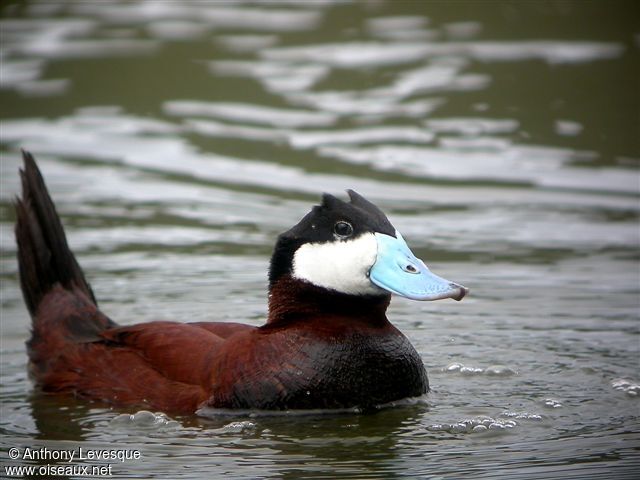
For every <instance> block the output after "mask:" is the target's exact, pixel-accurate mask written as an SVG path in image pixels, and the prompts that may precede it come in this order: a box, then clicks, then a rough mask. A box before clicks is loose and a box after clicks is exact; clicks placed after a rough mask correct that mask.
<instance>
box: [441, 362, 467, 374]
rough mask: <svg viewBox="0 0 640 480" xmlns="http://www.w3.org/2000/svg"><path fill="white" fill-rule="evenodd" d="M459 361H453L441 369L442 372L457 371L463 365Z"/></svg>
mask: <svg viewBox="0 0 640 480" xmlns="http://www.w3.org/2000/svg"><path fill="white" fill-rule="evenodd" d="M463 366H464V365H462V364H461V363H457V362H453V363H450V364H449V365H447V366H446V367H444V368H443V369H442V371H443V372H459V371H460V369H461V368H462V367H463Z"/></svg>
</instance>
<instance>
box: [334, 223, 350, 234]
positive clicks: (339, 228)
mask: <svg viewBox="0 0 640 480" xmlns="http://www.w3.org/2000/svg"><path fill="white" fill-rule="evenodd" d="M333 231H334V232H335V234H336V235H338V236H339V237H349V236H351V234H352V233H353V227H352V226H351V224H350V223H348V222H342V221H340V222H336V224H335V225H334V226H333Z"/></svg>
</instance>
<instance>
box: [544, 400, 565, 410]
mask: <svg viewBox="0 0 640 480" xmlns="http://www.w3.org/2000/svg"><path fill="white" fill-rule="evenodd" d="M542 404H543V405H544V406H545V407H547V408H562V403H560V402H559V401H558V400H556V399H554V398H545V399H544V400H542Z"/></svg>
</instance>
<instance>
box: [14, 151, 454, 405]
mask: <svg viewBox="0 0 640 480" xmlns="http://www.w3.org/2000/svg"><path fill="white" fill-rule="evenodd" d="M24 162H25V168H24V171H22V172H21V174H22V199H20V200H18V201H17V204H16V209H17V225H16V238H17V243H18V261H19V268H20V282H21V287H22V292H23V295H24V298H25V302H26V304H27V307H28V309H29V312H30V313H31V316H32V319H33V334H32V337H31V339H30V340H29V342H28V350H29V357H30V360H31V370H32V373H33V376H34V378H35V380H36V381H37V383H38V384H39V385H41V387H42V389H43V390H44V391H47V392H56V393H58V392H59V393H64V392H68V393H74V394H76V395H79V396H82V397H87V398H91V399H98V400H104V401H107V402H110V403H113V404H120V405H148V406H150V407H153V408H155V409H160V410H165V411H171V412H176V413H191V412H194V411H196V410H197V409H198V408H199V407H202V406H210V407H215V408H259V409H300V408H304V409H307V408H341V407H354V406H356V407H362V408H368V407H372V406H374V405H376V404H381V403H385V402H390V401H393V400H397V399H400V398H404V397H410V396H417V395H421V394H423V393H425V392H426V391H427V389H428V381H427V376H426V372H425V370H424V366H423V365H422V361H421V360H420V357H419V356H418V354H417V353H416V351H415V350H414V348H413V346H412V345H411V344H410V343H409V341H408V340H407V339H406V338H405V336H404V335H402V333H400V332H399V331H398V330H397V329H396V328H395V327H394V326H393V325H391V324H390V323H389V321H388V320H387V318H386V316H385V311H386V309H387V306H388V305H389V301H390V293H395V294H398V295H402V296H405V297H409V298H412V299H417V300H435V299H440V298H454V299H456V300H460V299H461V298H462V297H463V296H464V295H465V294H466V293H467V290H466V289H465V288H464V287H462V286H460V285H457V284H454V283H450V282H448V281H446V280H444V279H442V278H440V277H437V276H435V275H433V274H432V273H431V272H430V271H429V270H428V269H427V268H426V266H425V265H424V263H422V262H421V261H420V260H418V259H417V258H416V257H414V256H413V254H412V253H411V251H410V250H409V248H408V247H407V245H406V243H405V242H404V240H403V239H402V236H401V235H400V234H399V233H398V232H397V231H396V230H395V229H394V227H393V226H392V225H391V223H389V220H388V219H387V217H386V216H385V215H384V214H383V213H382V212H381V211H380V210H379V209H378V208H377V207H376V206H375V205H373V204H372V203H370V202H369V201H367V200H365V199H364V198H363V197H361V196H360V195H358V194H357V193H355V192H353V191H349V196H350V199H351V200H350V202H349V203H347V202H343V201H341V200H339V199H337V198H335V197H332V196H331V195H324V197H323V201H322V204H321V205H319V206H316V207H314V208H313V209H312V210H311V212H310V213H308V214H307V215H306V216H305V217H304V218H303V219H302V220H301V221H300V222H299V223H298V224H297V225H295V226H294V227H293V228H291V229H290V230H289V231H287V232H285V233H283V234H282V235H280V237H279V238H278V242H277V244H276V246H275V250H274V253H273V257H272V259H271V267H270V271H269V317H268V319H267V322H266V324H265V325H263V326H262V327H253V326H249V325H243V324H240V323H204V322H198V323H177V322H149V323H143V324H138V325H131V326H118V325H117V324H116V323H114V322H113V321H112V320H111V319H109V318H108V317H107V316H105V315H104V314H103V313H102V312H101V311H100V310H99V309H98V307H97V303H96V300H95V298H94V295H93V292H92V290H91V287H90V286H89V284H88V282H87V281H86V280H85V278H84V275H83V273H82V270H81V269H80V267H79V265H78V263H77V262H76V260H75V257H74V256H73V253H72V252H71V251H70V249H69V247H68V245H67V242H66V238H65V234H64V231H63V228H62V225H61V223H60V220H59V218H58V215H57V213H56V211H55V207H54V205H53V202H52V201H51V198H50V197H49V194H48V192H47V189H46V186H45V184H44V181H43V179H42V176H41V175H40V172H39V170H38V167H37V166H36V163H35V161H34V159H33V157H32V156H31V155H30V154H29V153H26V152H25V153H24Z"/></svg>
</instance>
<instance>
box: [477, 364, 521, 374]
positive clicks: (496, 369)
mask: <svg viewBox="0 0 640 480" xmlns="http://www.w3.org/2000/svg"><path fill="white" fill-rule="evenodd" d="M484 373H485V374H486V375H493V376H496V377H508V376H511V375H516V374H517V373H518V372H517V371H515V370H514V369H513V368H511V367H507V366H506V365H491V366H490V367H487V368H486V369H485V371H484Z"/></svg>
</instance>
